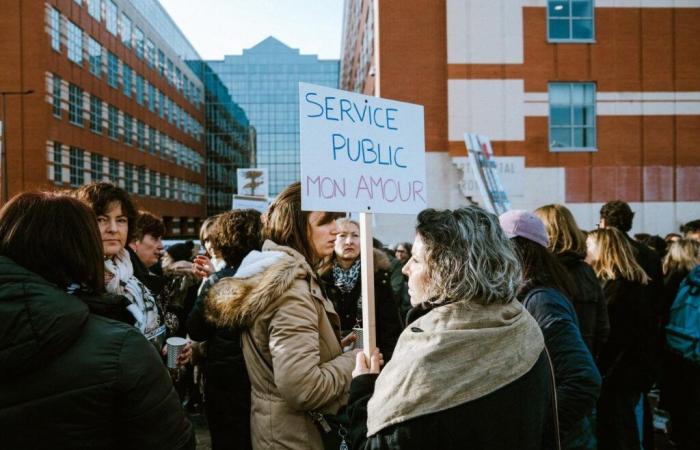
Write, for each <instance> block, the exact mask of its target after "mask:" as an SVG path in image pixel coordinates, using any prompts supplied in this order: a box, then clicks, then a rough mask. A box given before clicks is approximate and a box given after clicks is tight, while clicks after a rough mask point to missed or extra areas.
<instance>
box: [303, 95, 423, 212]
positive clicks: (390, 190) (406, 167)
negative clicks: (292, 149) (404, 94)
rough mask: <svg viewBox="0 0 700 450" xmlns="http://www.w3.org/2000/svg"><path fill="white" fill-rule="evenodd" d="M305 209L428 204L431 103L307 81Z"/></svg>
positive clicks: (413, 208) (394, 208)
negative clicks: (426, 112)
mask: <svg viewBox="0 0 700 450" xmlns="http://www.w3.org/2000/svg"><path fill="white" fill-rule="evenodd" d="M299 130H300V144H301V188H302V208H303V209H304V210H307V211H356V212H370V213H393V214H415V213H418V212H419V211H421V210H423V209H425V208H426V199H427V190H426V185H425V138H424V130H423V107H422V106H420V105H414V104H410V103H404V102H397V101H393V100H386V99H381V98H377V97H370V96H366V95H360V94H355V93H352V92H346V91H340V90H337V89H331V88H328V87H324V86H316V85H312V84H307V83H299Z"/></svg>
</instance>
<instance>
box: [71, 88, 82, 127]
mask: <svg viewBox="0 0 700 450" xmlns="http://www.w3.org/2000/svg"><path fill="white" fill-rule="evenodd" d="M68 120H69V121H70V123H72V124H74V125H78V126H81V127H82V126H83V90H82V89H80V88H79V87H78V86H76V85H74V84H70V85H68Z"/></svg>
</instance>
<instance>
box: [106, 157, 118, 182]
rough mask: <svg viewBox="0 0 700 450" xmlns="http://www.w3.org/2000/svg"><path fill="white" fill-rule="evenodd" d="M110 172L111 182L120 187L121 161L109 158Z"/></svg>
mask: <svg viewBox="0 0 700 450" xmlns="http://www.w3.org/2000/svg"><path fill="white" fill-rule="evenodd" d="M108 170H109V180H110V181H111V182H112V183H114V184H116V185H119V161H117V160H116V159H113V158H109V163H108Z"/></svg>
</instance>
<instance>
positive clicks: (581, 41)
mask: <svg viewBox="0 0 700 450" xmlns="http://www.w3.org/2000/svg"><path fill="white" fill-rule="evenodd" d="M552 1H566V2H568V3H569V12H570V14H569V16H568V17H567V18H566V19H567V20H568V22H569V33H570V34H569V35H570V36H571V37H569V38H552V37H551V36H550V29H549V28H550V27H549V24H550V20H563V18H556V17H555V18H554V19H552V18H550V15H549V4H550V2H552ZM572 1H573V2H581V3H582V2H584V1H590V2H591V17H590V20H591V37H590V38H574V37H573V31H574V30H573V21H574V20H575V17H574V16H573V12H572V8H571V3H572ZM545 10H546V14H547V20H546V22H547V42H549V43H551V44H594V43H595V42H596V28H595V0H547V2H546V5H545ZM576 19H578V20H582V19H588V18H587V17H586V18H582V17H576Z"/></svg>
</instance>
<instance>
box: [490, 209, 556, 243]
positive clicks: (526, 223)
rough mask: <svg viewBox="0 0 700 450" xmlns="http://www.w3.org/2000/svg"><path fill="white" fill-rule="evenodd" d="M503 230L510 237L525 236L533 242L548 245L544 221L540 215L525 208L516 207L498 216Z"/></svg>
mask: <svg viewBox="0 0 700 450" xmlns="http://www.w3.org/2000/svg"><path fill="white" fill-rule="evenodd" d="M498 221H499V222H500V224H501V228H502V229H503V232H505V234H506V236H508V238H514V237H515V236H520V237H524V238H525V239H529V240H531V241H532V242H535V243H537V244H540V245H541V246H542V247H547V244H548V243H549V238H548V237H547V230H546V229H545V227H544V223H542V221H541V220H540V218H539V217H537V216H536V215H534V214H533V213H531V212H529V211H525V210H524V209H514V210H511V211H508V212H504V213H503V214H501V215H500V217H499V218H498Z"/></svg>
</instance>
